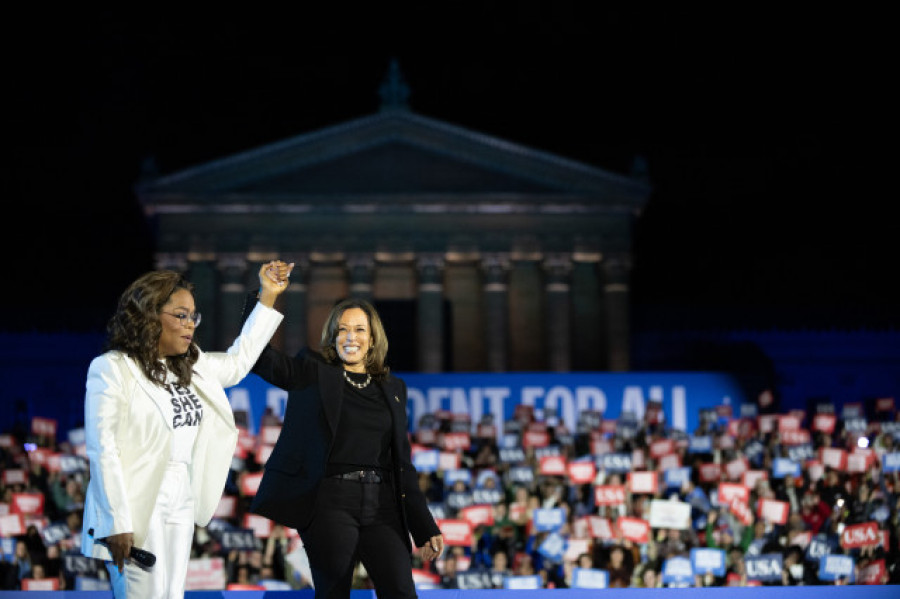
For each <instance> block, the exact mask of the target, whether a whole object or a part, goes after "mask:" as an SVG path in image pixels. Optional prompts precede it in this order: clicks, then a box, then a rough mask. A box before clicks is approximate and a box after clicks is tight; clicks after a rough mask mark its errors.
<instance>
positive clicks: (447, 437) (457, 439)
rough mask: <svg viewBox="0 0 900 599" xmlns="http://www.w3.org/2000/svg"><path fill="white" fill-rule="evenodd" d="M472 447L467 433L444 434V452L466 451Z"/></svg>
mask: <svg viewBox="0 0 900 599" xmlns="http://www.w3.org/2000/svg"><path fill="white" fill-rule="evenodd" d="M471 446H472V439H471V438H470V437H469V433H445V434H444V446H443V447H444V450H445V451H457V450H462V451H466V450H468V449H469V448H470V447H471Z"/></svg>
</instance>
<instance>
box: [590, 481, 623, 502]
mask: <svg viewBox="0 0 900 599" xmlns="http://www.w3.org/2000/svg"><path fill="white" fill-rule="evenodd" d="M623 503H625V486H624V485H597V486H596V487H594V504H595V505H598V506H600V505H622V504H623Z"/></svg>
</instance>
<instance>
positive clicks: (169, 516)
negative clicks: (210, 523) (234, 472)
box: [106, 462, 194, 599]
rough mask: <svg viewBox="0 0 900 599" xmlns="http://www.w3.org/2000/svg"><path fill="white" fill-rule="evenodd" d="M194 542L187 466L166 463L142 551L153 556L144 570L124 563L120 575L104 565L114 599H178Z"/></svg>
mask: <svg viewBox="0 0 900 599" xmlns="http://www.w3.org/2000/svg"><path fill="white" fill-rule="evenodd" d="M193 539H194V498H193V494H192V492H191V480H190V475H189V474H188V469H187V464H184V463H181V462H169V464H168V466H167V467H166V473H165V475H164V476H163V481H162V485H161V486H160V488H159V496H158V497H157V498H156V506H155V507H154V508H153V513H152V514H151V515H150V527H149V533H148V534H147V542H146V543H144V546H143V547H142V549H146V550H147V551H149V552H151V553H153V554H154V555H156V564H154V566H153V567H152V568H149V569H147V570H145V569H143V568H142V567H141V566H139V565H137V564H136V563H134V562H133V561H131V560H125V570H124V572H122V573H120V572H119V569H118V568H117V567H116V565H115V564H113V563H112V562H107V564H106V569H107V571H108V572H109V580H110V584H111V586H112V590H113V596H114V597H115V598H116V599H181V598H182V597H184V583H185V578H186V577H187V566H188V560H190V557H191V543H192V542H193Z"/></svg>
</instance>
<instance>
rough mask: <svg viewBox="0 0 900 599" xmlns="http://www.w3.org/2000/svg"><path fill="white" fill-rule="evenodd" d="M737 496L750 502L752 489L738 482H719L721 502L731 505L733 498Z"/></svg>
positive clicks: (745, 501)
mask: <svg viewBox="0 0 900 599" xmlns="http://www.w3.org/2000/svg"><path fill="white" fill-rule="evenodd" d="M734 498H737V499H740V500H741V501H743V502H744V503H749V502H750V489H748V488H747V487H745V486H744V485H740V484H737V483H719V503H720V504H722V505H730V504H731V500H732V499H734Z"/></svg>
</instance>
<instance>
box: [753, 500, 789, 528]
mask: <svg viewBox="0 0 900 599" xmlns="http://www.w3.org/2000/svg"><path fill="white" fill-rule="evenodd" d="M790 511H791V505H790V504H789V503H788V502H787V501H778V500H776V499H762V500H760V502H759V511H758V513H757V515H758V516H759V517H760V518H762V519H763V520H765V521H767V522H772V523H774V524H786V523H787V519H788V513H789V512H790Z"/></svg>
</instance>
